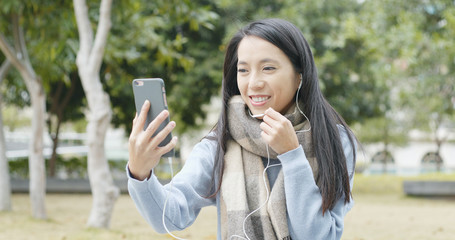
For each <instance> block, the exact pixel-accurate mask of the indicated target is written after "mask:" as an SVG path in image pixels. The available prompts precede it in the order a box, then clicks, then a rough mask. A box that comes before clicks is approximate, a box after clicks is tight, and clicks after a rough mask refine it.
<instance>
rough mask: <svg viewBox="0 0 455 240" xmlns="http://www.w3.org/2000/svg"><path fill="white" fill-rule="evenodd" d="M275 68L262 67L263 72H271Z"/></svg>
mask: <svg viewBox="0 0 455 240" xmlns="http://www.w3.org/2000/svg"><path fill="white" fill-rule="evenodd" d="M275 69H276V68H275V67H264V71H272V70H275Z"/></svg>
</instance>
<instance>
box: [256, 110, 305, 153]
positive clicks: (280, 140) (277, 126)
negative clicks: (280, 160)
mask: <svg viewBox="0 0 455 240" xmlns="http://www.w3.org/2000/svg"><path fill="white" fill-rule="evenodd" d="M264 114H265V115H264V117H263V118H262V121H263V122H262V123H261V125H260V128H261V130H262V132H261V136H262V139H264V141H265V142H266V143H267V144H268V145H269V146H270V147H271V148H272V149H273V150H274V151H275V152H276V153H278V154H283V153H286V152H288V151H291V150H294V149H296V148H297V147H298V146H299V141H298V139H297V135H296V133H295V131H294V127H293V126H292V123H291V122H290V121H289V120H288V119H287V118H286V117H284V116H283V115H281V113H279V112H277V111H275V110H273V109H272V108H269V109H267V110H266V111H265V112H264Z"/></svg>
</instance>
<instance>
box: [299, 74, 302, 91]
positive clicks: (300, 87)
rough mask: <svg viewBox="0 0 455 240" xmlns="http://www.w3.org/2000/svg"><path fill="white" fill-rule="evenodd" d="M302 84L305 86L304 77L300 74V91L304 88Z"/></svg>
mask: <svg viewBox="0 0 455 240" xmlns="http://www.w3.org/2000/svg"><path fill="white" fill-rule="evenodd" d="M302 84H303V76H302V74H301V73H300V84H299V90H300V88H301V87H302Z"/></svg>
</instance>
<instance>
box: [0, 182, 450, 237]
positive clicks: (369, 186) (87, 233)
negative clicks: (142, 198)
mask: <svg viewBox="0 0 455 240" xmlns="http://www.w3.org/2000/svg"><path fill="white" fill-rule="evenodd" d="M404 180H444V181H447V180H450V181H451V180H453V181H455V174H426V175H421V176H415V177H399V176H393V175H370V176H366V175H362V174H356V176H355V182H354V190H353V196H354V201H355V205H354V208H353V209H352V210H351V211H350V212H349V213H348V214H347V216H346V218H345V228H344V230H345V231H344V234H343V238H342V239H343V240H361V239H362V240H381V239H387V240H395V239H396V240H401V239H422V240H424V239H441V240H442V239H452V237H453V236H455V227H454V226H453V221H454V219H455V200H454V199H427V198H415V197H407V196H406V195H404V193H403V191H402V183H403V181H404ZM12 200H13V211H12V212H6V213H0V239H18V240H28V239H30V240H32V239H33V240H35V239H38V240H40V239H43V240H44V239H45V240H63V239H65V240H76V239H80V240H82V239H97V240H98V239H99V240H107V239H109V240H110V239H158V240H159V239H172V237H170V236H168V235H167V234H158V233H156V232H155V231H154V230H153V229H152V228H151V227H150V226H148V224H147V223H146V221H145V220H144V219H143V218H142V217H141V216H140V214H139V213H138V212H137V210H136V207H135V206H134V203H133V201H132V200H131V198H130V197H129V196H128V195H121V197H120V198H119V200H118V201H117V203H116V206H115V208H114V213H113V216H112V220H111V228H110V229H109V230H103V229H88V228H86V226H85V223H86V221H87V218H88V216H89V213H90V208H91V201H92V198H91V195H89V194H48V195H47V197H46V205H47V212H48V216H49V219H48V220H36V219H33V218H31V213H30V199H29V196H28V195H26V194H14V195H13V199H12ZM157 217H160V216H157ZM216 228H217V221H216V208H214V207H209V208H205V209H203V210H202V211H201V213H200V215H199V217H198V219H197V220H196V222H195V223H194V224H193V225H192V226H191V227H190V228H188V229H186V230H184V231H182V232H176V233H174V234H175V235H176V236H178V237H182V238H185V239H196V240H201V239H202V240H204V239H205V240H209V239H216V231H217V229H216Z"/></svg>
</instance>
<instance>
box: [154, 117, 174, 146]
mask: <svg viewBox="0 0 455 240" xmlns="http://www.w3.org/2000/svg"><path fill="white" fill-rule="evenodd" d="M174 127H175V122H174V121H171V122H169V123H168V124H167V125H166V127H164V128H163V129H162V130H161V131H160V132H158V133H157V134H156V135H155V137H153V138H152V140H151V141H150V144H151V145H152V146H154V147H158V145H159V144H160V143H161V142H162V141H163V140H164V139H165V138H166V136H167V135H168V134H169V133H171V132H172V130H173V129H174Z"/></svg>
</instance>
